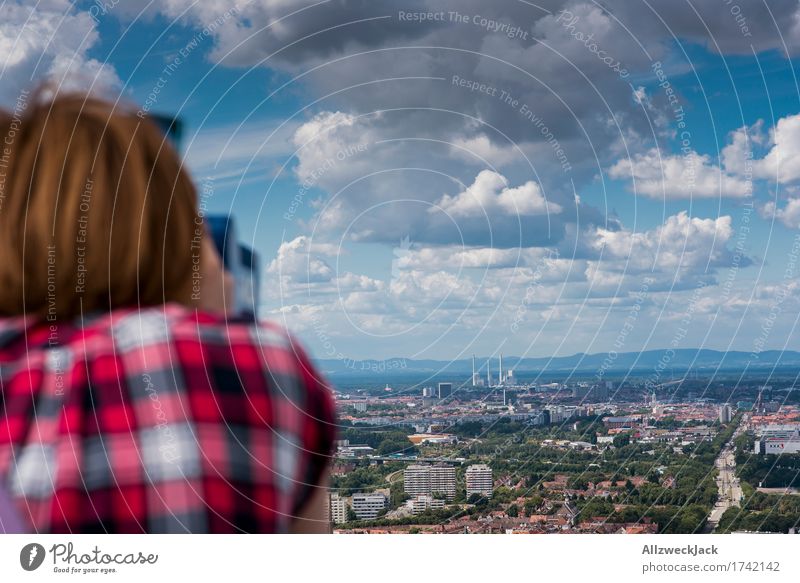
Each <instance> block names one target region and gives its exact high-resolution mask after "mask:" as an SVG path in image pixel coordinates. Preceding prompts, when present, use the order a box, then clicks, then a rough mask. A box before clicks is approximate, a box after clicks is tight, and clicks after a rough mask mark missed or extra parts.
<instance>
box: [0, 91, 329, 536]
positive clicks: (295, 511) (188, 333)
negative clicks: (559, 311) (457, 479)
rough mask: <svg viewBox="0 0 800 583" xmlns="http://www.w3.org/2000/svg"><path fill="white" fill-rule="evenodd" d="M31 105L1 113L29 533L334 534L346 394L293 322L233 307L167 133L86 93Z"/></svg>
mask: <svg viewBox="0 0 800 583" xmlns="http://www.w3.org/2000/svg"><path fill="white" fill-rule="evenodd" d="M18 106H19V104H18ZM19 109H20V108H19V107H18V111H15V112H14V114H10V113H2V114H0V489H2V490H3V492H2V494H3V495H4V496H6V498H8V499H10V500H11V504H12V505H13V506H14V508H15V509H16V511H17V513H18V517H19V519H20V522H21V523H22V524H23V525H24V528H25V529H26V530H29V531H36V532H75V533H79V532H291V531H295V532H304V531H305V532H324V531H327V530H328V528H329V526H328V524H329V523H328V518H327V506H326V498H327V491H326V484H327V466H328V460H329V454H330V450H331V447H332V443H333V439H334V414H333V403H332V398H331V395H330V391H329V390H328V389H327V388H326V387H325V386H324V384H323V382H322V381H321V380H320V378H319V376H318V375H317V373H316V372H315V371H314V369H313V367H312V366H311V364H310V363H309V361H308V358H307V357H306V355H305V354H304V352H303V351H302V349H301V348H300V347H298V346H297V344H296V343H295V342H293V340H292V338H291V337H290V336H288V335H287V334H286V333H285V332H284V331H283V330H282V329H280V328H279V327H277V326H271V325H267V324H252V323H250V324H248V323H244V322H238V321H233V320H229V319H227V318H226V315H225V308H226V302H228V301H229V298H230V297H231V296H232V295H233V294H232V293H231V290H230V289H229V288H228V287H227V286H228V285H229V284H228V282H229V278H228V277H227V275H226V273H225V272H224V271H223V269H222V265H221V261H220V258H219V255H218V254H217V252H216V250H215V248H214V246H213V244H212V243H211V242H210V240H209V238H208V237H207V236H206V233H205V229H204V226H203V220H202V218H201V217H200V216H199V215H198V211H197V198H196V193H195V188H194V186H193V184H192V182H191V180H190V178H189V176H188V175H187V173H186V172H185V171H184V170H183V169H182V167H181V162H180V160H179V158H178V156H177V155H176V153H175V152H174V151H173V150H172V149H171V147H170V146H169V144H168V143H167V142H166V141H165V139H164V137H163V135H162V134H161V132H160V131H159V130H158V129H157V128H156V127H155V126H154V125H153V124H152V123H151V122H150V121H148V120H146V119H142V118H141V117H140V116H137V115H136V112H135V111H131V110H128V109H124V108H120V107H119V106H114V105H112V104H110V103H106V102H103V101H100V100H97V99H95V98H90V97H86V96H84V95H71V96H64V97H57V98H55V99H46V98H43V97H42V94H37V95H32V96H31V98H30V102H29V103H27V104H24V108H22V109H23V111H21V112H20V111H19ZM1 530H2V529H1V528H0V531H1Z"/></svg>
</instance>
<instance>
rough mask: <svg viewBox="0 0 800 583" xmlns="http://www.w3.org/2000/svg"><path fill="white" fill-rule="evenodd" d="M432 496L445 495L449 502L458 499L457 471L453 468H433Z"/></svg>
mask: <svg viewBox="0 0 800 583" xmlns="http://www.w3.org/2000/svg"><path fill="white" fill-rule="evenodd" d="M431 494H432V495H434V494H441V495H444V497H445V498H447V499H448V500H452V499H453V498H455V497H456V469H455V468H454V467H453V466H448V465H446V464H441V465H439V464H437V465H435V466H431Z"/></svg>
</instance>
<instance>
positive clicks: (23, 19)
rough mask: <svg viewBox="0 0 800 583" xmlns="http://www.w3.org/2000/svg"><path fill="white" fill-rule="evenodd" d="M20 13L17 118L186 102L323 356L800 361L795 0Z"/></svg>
mask: <svg viewBox="0 0 800 583" xmlns="http://www.w3.org/2000/svg"><path fill="white" fill-rule="evenodd" d="M2 10H3V13H4V19H3V21H2V22H0V47H2V50H0V60H2V69H0V77H1V79H2V83H0V99H2V103H3V104H4V105H5V106H6V107H9V108H13V106H14V103H15V99H16V97H17V96H18V95H19V93H20V91H22V90H23V89H26V88H30V87H31V86H33V85H34V84H35V83H36V82H37V81H38V80H40V79H43V78H47V77H50V78H54V79H55V80H56V81H57V82H59V83H63V84H64V85H65V86H68V87H79V88H91V89H92V90H93V91H98V92H102V93H105V94H108V95H110V96H120V95H121V96H122V98H123V99H125V100H127V101H131V102H135V103H138V104H139V105H140V106H142V107H144V108H145V109H147V110H149V111H153V112H167V113H171V114H178V115H179V116H180V117H181V118H182V119H183V120H184V122H185V125H186V132H185V135H184V138H183V143H182V151H183V154H184V155H185V157H186V160H187V163H188V165H189V167H190V168H191V171H192V173H193V174H194V176H195V177H196V178H197V180H198V181H203V182H204V185H205V186H206V188H205V191H206V192H207V196H206V198H205V200H204V202H205V204H206V205H207V206H208V207H209V208H211V209H212V210H214V211H217V212H230V213H232V214H233V215H235V217H236V219H237V222H238V226H239V230H240V233H241V238H242V239H244V240H246V241H247V242H248V243H250V244H252V245H253V246H255V247H256V248H257V249H258V250H259V252H260V264H261V270H262V276H263V277H262V280H263V283H262V292H261V310H262V314H263V315H264V316H265V317H268V318H271V319H276V320H279V321H282V322H284V323H285V324H286V325H287V326H289V327H290V328H291V329H292V330H294V331H295V332H296V333H297V334H298V335H299V336H300V337H301V338H302V339H304V340H305V342H306V343H307V344H308V346H309V348H310V350H311V352H312V353H313V354H315V355H316V356H318V357H328V358H331V357H334V358H335V357H349V358H356V359H360V358H388V357H396V356H399V357H412V358H444V359H448V358H464V357H467V356H469V355H471V354H472V353H477V354H480V355H485V354H493V353H496V352H499V351H502V352H504V353H505V354H514V355H528V356H548V355H566V354H571V353H574V352H582V351H585V352H606V351H608V350H617V351H619V352H622V351H635V350H642V349H652V348H669V347H673V348H677V347H707V348H714V349H720V350H726V349H736V350H744V351H748V352H750V351H754V352H757V351H759V350H761V349H766V348H770V349H785V348H788V349H795V350H796V349H800V333H798V330H797V318H798V314H799V313H800V310H798V308H800V301H798V300H800V280H799V279H798V274H800V257H798V253H800V239H798V236H800V85H798V78H797V71H796V68H795V62H794V59H795V58H796V56H797V55H798V53H799V52H800V6H798V2H797V1H794V0H793V1H789V0H770V2H769V3H766V2H763V1H761V0H752V1H750V0H731V1H728V0H691V1H689V0H678V1H675V0H669V1H668V0H647V1H646V2H645V1H642V2H630V1H625V0H605V1H604V2H591V1H590V2H562V1H556V0H540V1H538V2H530V1H527V0H495V1H493V2H486V1H480V2H479V1H477V0H458V1H456V0H397V1H391V2H381V1H368V0H361V1H350V0H335V1H334V0H331V1H324V0H323V1H317V2H313V1H308V0H252V1H249V2H248V1H246V0H242V1H240V2H239V3H238V4H233V3H232V2H229V1H224V2H223V1H220V0H200V1H189V0H169V1H166V0H165V1H163V2H156V1H152V2H144V1H139V0H118V1H117V0H105V1H103V0H97V2H94V3H92V2H77V3H69V2H65V1H63V0H43V1H41V2H37V3H34V2H16V1H15V0H12V1H11V2H10V3H9V2H8V1H6V2H5V3H4V4H3V9H2Z"/></svg>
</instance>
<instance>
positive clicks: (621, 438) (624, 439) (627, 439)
mask: <svg viewBox="0 0 800 583" xmlns="http://www.w3.org/2000/svg"><path fill="white" fill-rule="evenodd" d="M611 443H613V444H614V447H616V448H620V447H625V446H626V445H630V443H631V435H630V433H620V434H618V435H615V436H614V440H613V441H612V442H611Z"/></svg>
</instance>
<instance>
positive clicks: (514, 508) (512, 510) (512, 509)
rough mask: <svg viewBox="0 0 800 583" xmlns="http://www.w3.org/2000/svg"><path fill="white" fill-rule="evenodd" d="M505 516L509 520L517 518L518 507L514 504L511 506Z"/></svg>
mask: <svg viewBox="0 0 800 583" xmlns="http://www.w3.org/2000/svg"><path fill="white" fill-rule="evenodd" d="M506 514H508V515H509V516H510V517H511V518H516V517H517V516H519V507H518V506H517V505H516V504H512V505H511V506H509V507H508V510H506Z"/></svg>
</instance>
